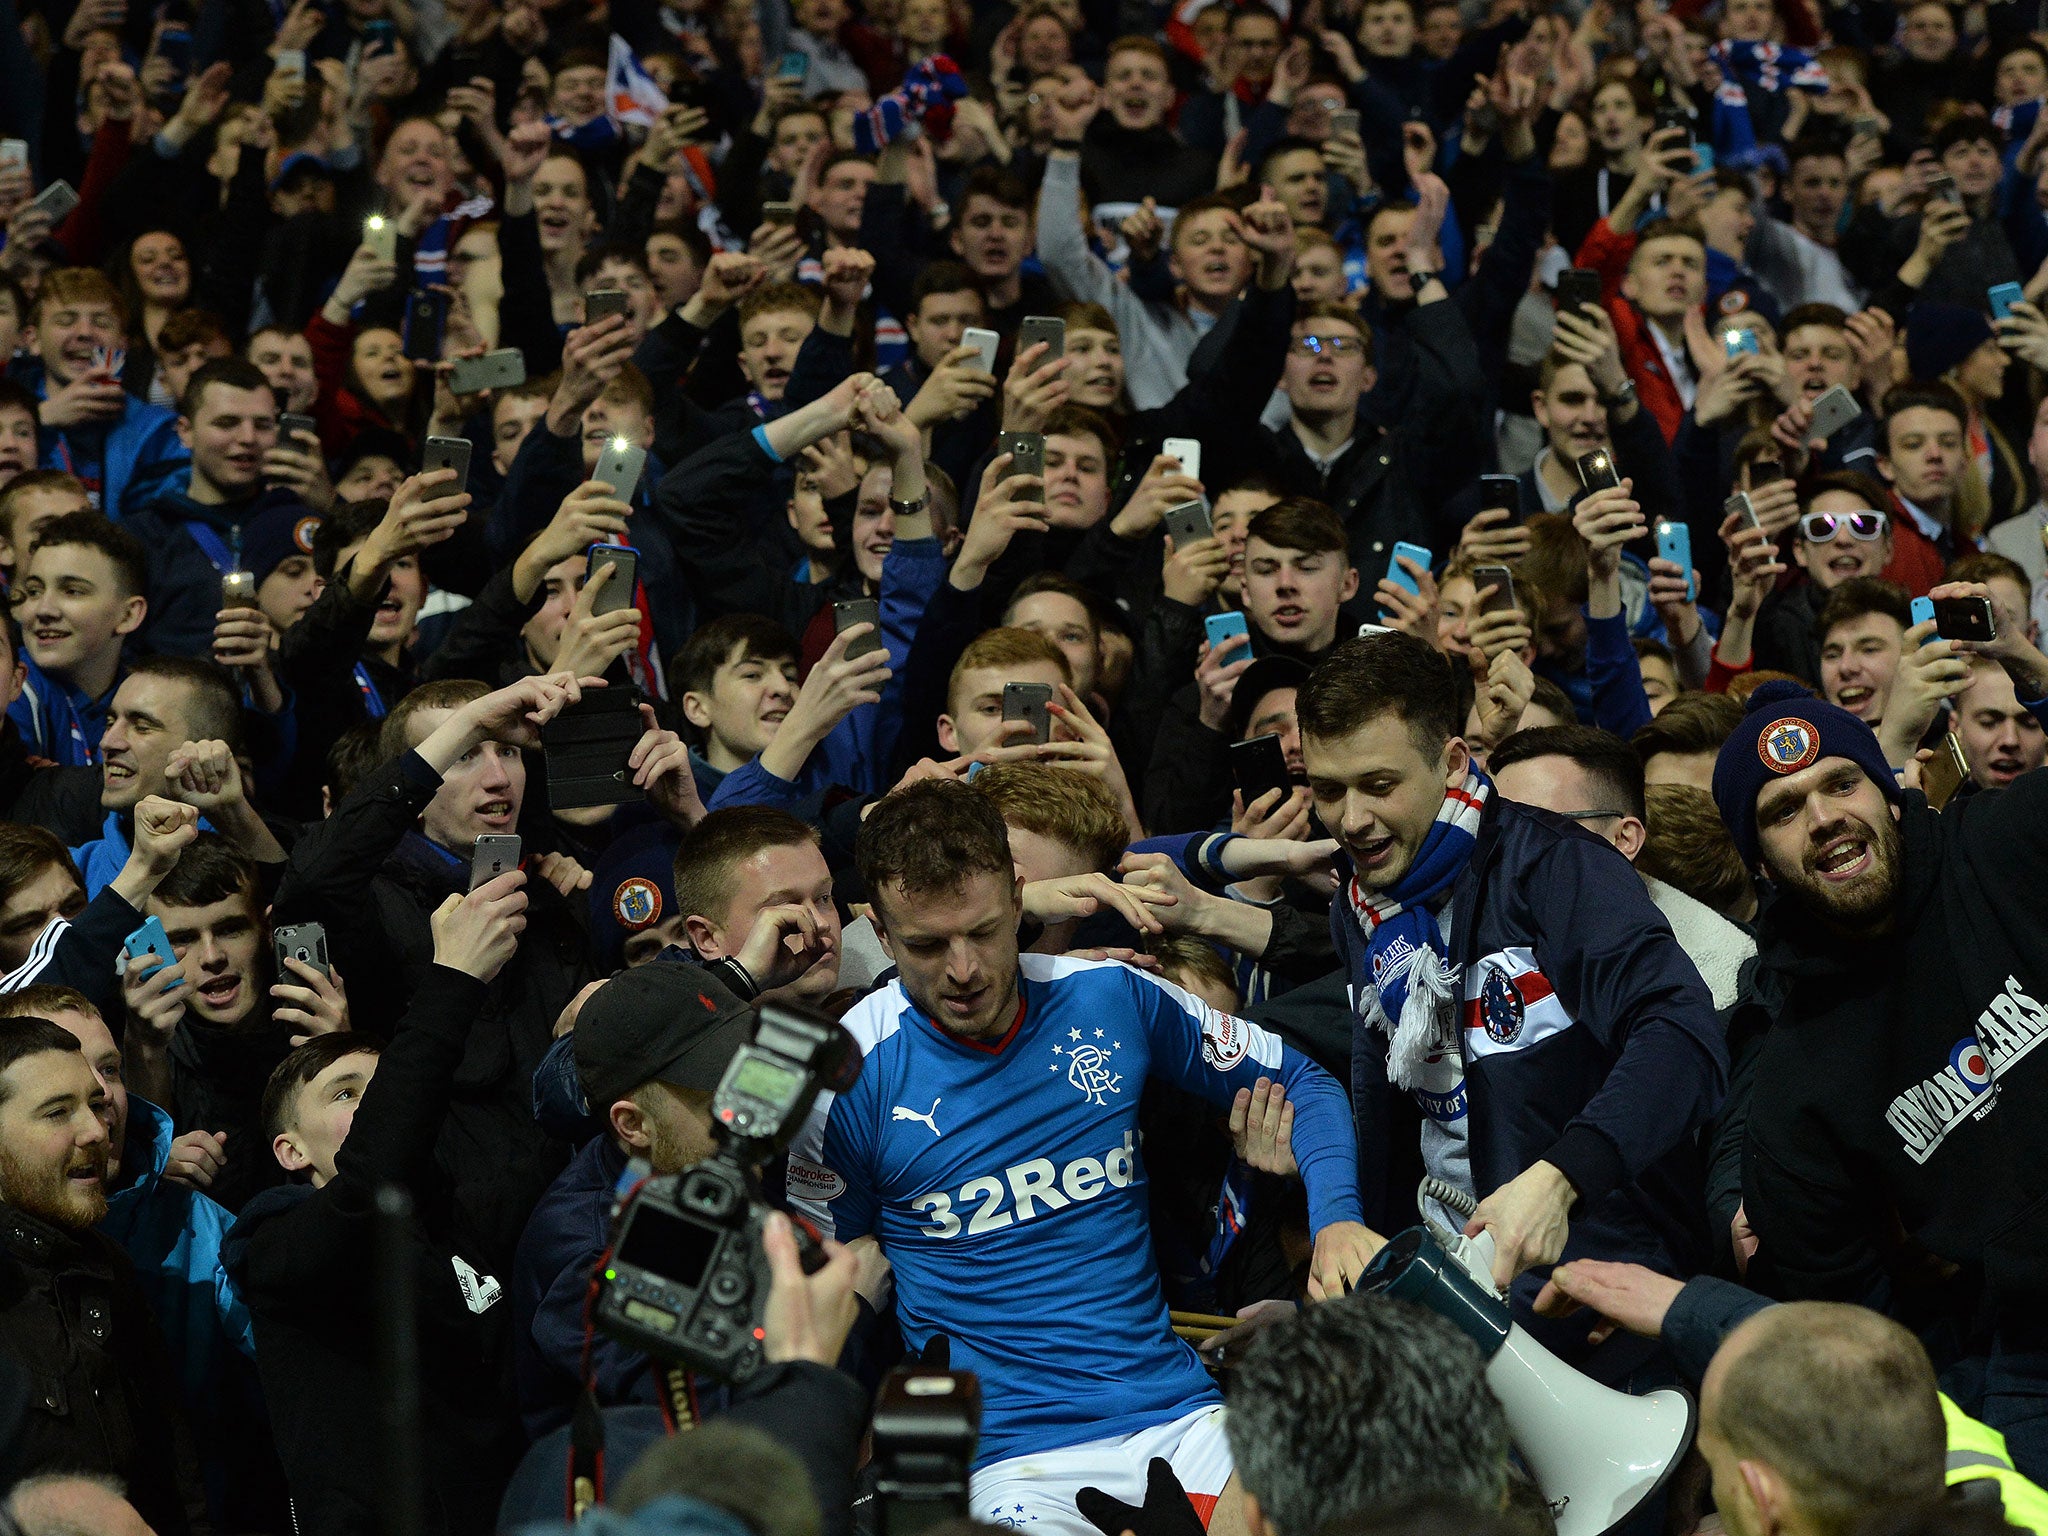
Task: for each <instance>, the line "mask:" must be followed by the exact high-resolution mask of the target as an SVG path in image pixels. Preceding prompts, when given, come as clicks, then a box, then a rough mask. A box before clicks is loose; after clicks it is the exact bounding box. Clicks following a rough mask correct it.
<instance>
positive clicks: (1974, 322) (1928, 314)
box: [1906, 299, 1995, 384]
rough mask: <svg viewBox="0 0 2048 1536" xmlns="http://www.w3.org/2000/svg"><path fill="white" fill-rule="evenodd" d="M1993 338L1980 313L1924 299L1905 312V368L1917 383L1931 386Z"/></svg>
mask: <svg viewBox="0 0 2048 1536" xmlns="http://www.w3.org/2000/svg"><path fill="white" fill-rule="evenodd" d="M1994 334H1995V333H1994V332H1993V331H1992V329H1991V321H1990V319H1989V318H1988V317H1986V315H1985V314H1984V312H1983V311H1982V310H1981V309H1971V308H1968V307H1967V306H1965V305H1962V304H1944V303H1941V302H1939V301H1937V300H1933V299H1923V300H1921V302H1919V303H1918V304H1915V305H1914V306H1913V307H1912V308H1911V309H1909V310H1907V311H1906V367H1907V369H1908V370H1909V371H1910V372H1911V373H1912V375H1913V377H1914V379H1916V380H1917V381H1918V382H1920V383H1922V384H1932V383H1934V382H1935V381H1936V380H1938V379H1939V378H1940V377H1941V376H1942V375H1943V374H1945V373H1947V372H1948V371H1949V369H1951V368H1955V367H1959V366H1961V364H1962V363H1963V362H1964V361H1966V360H1967V359H1968V358H1969V355H1970V354H1971V353H1972V352H1974V351H1976V350H1977V349H1978V348H1979V347H1981V346H1983V345H1984V343H1985V342H1987V341H1990V340H1991V339H1992V337H1993V335H1994Z"/></svg>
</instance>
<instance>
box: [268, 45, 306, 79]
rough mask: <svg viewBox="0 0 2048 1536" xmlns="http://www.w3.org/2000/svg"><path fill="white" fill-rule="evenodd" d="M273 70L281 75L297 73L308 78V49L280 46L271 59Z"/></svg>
mask: <svg viewBox="0 0 2048 1536" xmlns="http://www.w3.org/2000/svg"><path fill="white" fill-rule="evenodd" d="M270 67H271V71H272V72H273V73H275V74H280V75H297V76H298V77H299V78H300V79H301V80H303V79H305V78H306V50H305V49H303V48H280V49H278V50H277V53H276V55H275V56H274V57H273V58H272V60H271V65H270Z"/></svg>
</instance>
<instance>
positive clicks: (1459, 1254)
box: [1450, 1227, 1502, 1296]
mask: <svg viewBox="0 0 2048 1536" xmlns="http://www.w3.org/2000/svg"><path fill="white" fill-rule="evenodd" d="M1450 1252H1451V1254H1452V1256H1453V1257H1454V1258H1456V1259H1457V1261H1458V1262H1459V1263H1460V1264H1462V1265H1464V1266H1465V1273H1466V1274H1468V1275H1470V1276H1471V1277H1472V1278H1473V1279H1474V1280H1477V1281H1478V1282H1479V1283H1480V1284H1481V1285H1483V1286H1485V1287H1486V1289H1487V1290H1488V1291H1490V1292H1491V1293H1492V1294H1494V1295H1495V1296H1499V1295H1501V1294H1502V1293H1501V1290H1500V1287H1499V1286H1497V1285H1495V1284H1494V1283H1493V1229H1492V1228H1491V1227H1488V1228H1485V1229H1483V1230H1482V1231H1481V1232H1480V1234H1479V1235H1478V1236H1477V1237H1460V1238H1458V1239H1457V1243H1456V1246H1455V1247H1453V1248H1452V1249H1451V1250H1450Z"/></svg>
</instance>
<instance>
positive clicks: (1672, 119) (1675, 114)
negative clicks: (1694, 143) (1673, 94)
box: [1650, 101, 1692, 133]
mask: <svg viewBox="0 0 2048 1536" xmlns="http://www.w3.org/2000/svg"><path fill="white" fill-rule="evenodd" d="M1667 128H1678V129H1682V130H1684V131H1685V132H1686V133H1691V132H1692V114H1691V113H1690V112H1688V111H1686V110H1685V108H1683V107H1681V106H1679V105H1678V103H1676V102H1673V101H1663V102H1659V103H1658V104H1657V115H1656V119H1655V122H1654V125H1653V126H1652V128H1651V129H1650V131H1651V132H1652V133H1662V132H1664V131H1665V130H1666V129H1667Z"/></svg>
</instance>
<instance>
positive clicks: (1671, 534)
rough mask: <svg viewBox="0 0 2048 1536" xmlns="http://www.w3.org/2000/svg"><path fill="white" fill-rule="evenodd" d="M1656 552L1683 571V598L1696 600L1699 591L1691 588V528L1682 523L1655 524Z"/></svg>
mask: <svg viewBox="0 0 2048 1536" xmlns="http://www.w3.org/2000/svg"><path fill="white" fill-rule="evenodd" d="M1657 554H1658V556H1659V557H1660V558H1661V559H1665V560H1669V561H1670V562H1671V563H1672V564H1673V565H1675V566H1677V567H1678V568H1679V569H1680V570H1681V571H1683V572H1685V600H1686V601H1687V602H1689V603H1690V602H1694V601H1696V600H1697V599H1698V597H1699V593H1698V592H1696V591H1694V590H1693V579H1692V530H1691V529H1690V528H1688V527H1686V526H1685V524H1683V523H1662V522H1660V523H1659V524H1657Z"/></svg>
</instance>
